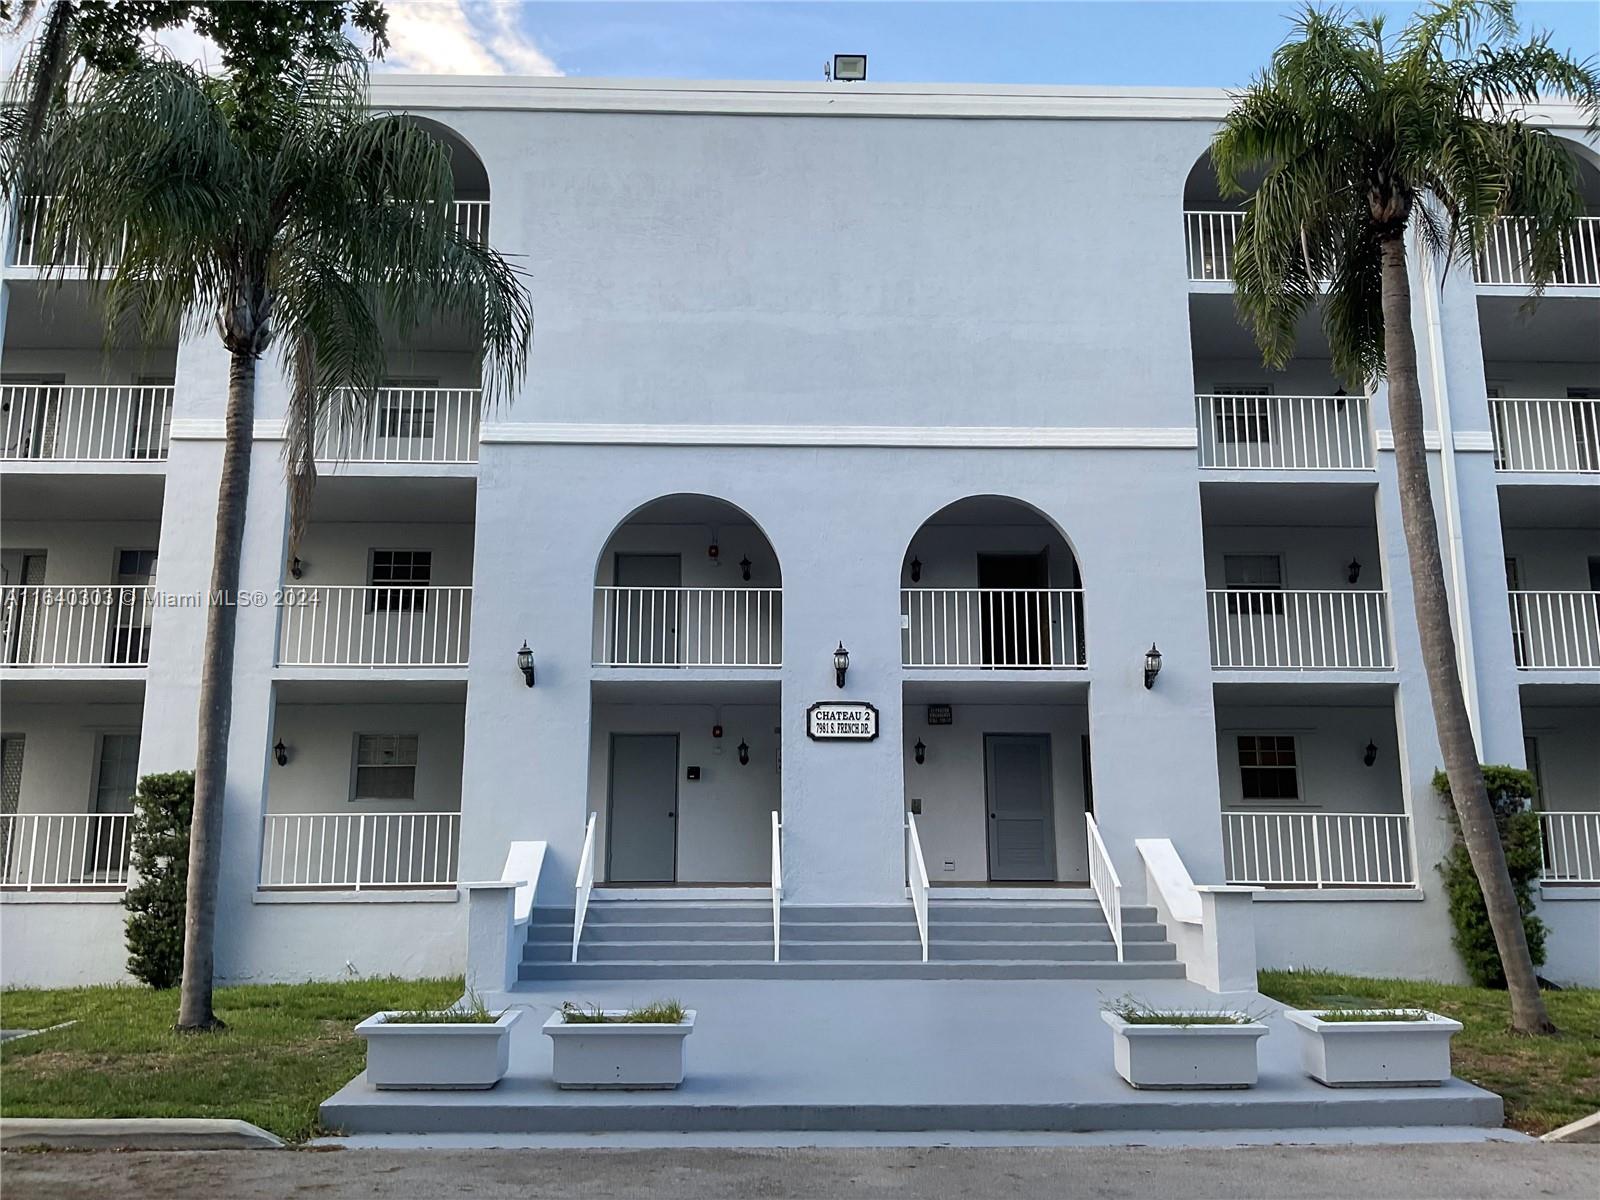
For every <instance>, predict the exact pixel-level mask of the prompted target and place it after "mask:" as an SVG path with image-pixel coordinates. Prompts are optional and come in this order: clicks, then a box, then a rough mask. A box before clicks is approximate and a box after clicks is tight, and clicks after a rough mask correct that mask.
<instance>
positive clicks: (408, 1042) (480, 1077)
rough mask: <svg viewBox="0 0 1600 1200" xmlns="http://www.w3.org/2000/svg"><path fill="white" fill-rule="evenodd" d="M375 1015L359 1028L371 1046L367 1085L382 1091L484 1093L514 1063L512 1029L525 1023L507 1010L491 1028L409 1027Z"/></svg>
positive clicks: (517, 1012)
mask: <svg viewBox="0 0 1600 1200" xmlns="http://www.w3.org/2000/svg"><path fill="white" fill-rule="evenodd" d="M394 1015H398V1014H394V1013H387V1012H381V1013H374V1014H373V1015H372V1016H370V1017H368V1018H367V1019H366V1020H365V1021H362V1022H361V1024H359V1025H357V1026H356V1036H357V1037H362V1038H365V1039H366V1041H367V1082H368V1083H370V1084H371V1085H372V1086H373V1087H375V1088H378V1089H379V1090H380V1091H479V1092H481V1091H485V1090H487V1089H488V1088H492V1087H493V1086H494V1085H495V1084H497V1083H499V1082H500V1080H501V1079H502V1078H504V1076H505V1073H506V1068H507V1067H508V1066H509V1065H510V1062H511V1027H512V1026H513V1025H515V1024H516V1023H517V1021H518V1020H519V1019H521V1017H522V1010H521V1009H520V1008H508V1009H506V1011H505V1012H503V1013H501V1014H500V1019H499V1020H497V1021H495V1022H494V1023H493V1024H492V1025H491V1024H481V1023H465V1022H463V1023H462V1024H459V1025H432V1024H426V1025H424V1024H418V1025H413V1024H408V1023H406V1022H403V1021H390V1020H388V1019H387V1018H389V1017H390V1016H394Z"/></svg>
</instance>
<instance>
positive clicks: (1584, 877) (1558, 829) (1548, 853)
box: [1539, 809, 1600, 883]
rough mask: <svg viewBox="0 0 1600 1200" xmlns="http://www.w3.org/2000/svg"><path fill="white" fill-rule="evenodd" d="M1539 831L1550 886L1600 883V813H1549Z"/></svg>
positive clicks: (1543, 875)
mask: <svg viewBox="0 0 1600 1200" xmlns="http://www.w3.org/2000/svg"><path fill="white" fill-rule="evenodd" d="M1539 831H1540V833H1541V834H1542V837H1541V838H1540V852H1541V855H1542V859H1543V864H1544V865H1543V870H1542V873H1541V878H1543V880H1544V881H1545V882H1546V883H1600V811H1597V810H1593V809H1591V810H1588V811H1584V810H1581V809H1580V810H1572V811H1567V812H1562V811H1560V810H1557V811H1554V812H1551V811H1548V810H1547V811H1544V812H1541V813H1540V814H1539Z"/></svg>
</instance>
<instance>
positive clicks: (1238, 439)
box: [1195, 394, 1373, 471]
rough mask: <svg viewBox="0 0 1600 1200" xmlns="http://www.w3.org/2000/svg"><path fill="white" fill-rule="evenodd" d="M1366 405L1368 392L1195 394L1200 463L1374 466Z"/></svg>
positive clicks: (1267, 467) (1276, 467)
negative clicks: (1323, 394) (1341, 393)
mask: <svg viewBox="0 0 1600 1200" xmlns="http://www.w3.org/2000/svg"><path fill="white" fill-rule="evenodd" d="M1368 408H1369V406H1368V402H1367V397H1365V396H1246V395H1233V394H1221V395H1209V396H1206V395H1202V396H1196V397H1195V428H1196V429H1197V430H1198V432H1199V435H1200V465H1201V466H1202V467H1228V468H1233V469H1235V470H1241V471H1289V470H1303V471H1370V470H1371V469H1372V466H1373V453H1372V433H1371V429H1370V427H1369V424H1368V419H1367V414H1368Z"/></svg>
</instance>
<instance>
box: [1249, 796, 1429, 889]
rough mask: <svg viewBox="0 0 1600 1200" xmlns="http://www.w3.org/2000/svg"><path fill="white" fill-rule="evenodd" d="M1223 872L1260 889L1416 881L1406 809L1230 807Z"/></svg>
mask: <svg viewBox="0 0 1600 1200" xmlns="http://www.w3.org/2000/svg"><path fill="white" fill-rule="evenodd" d="M1222 858H1223V870H1224V872H1225V874H1226V876H1227V880H1228V882H1229V883H1239V884H1250V885H1252V886H1257V887H1305V888H1324V887H1414V886H1415V885H1416V873H1415V867H1414V865H1413V856H1412V848H1411V817H1410V815H1409V814H1407V813H1324V812H1225V813H1223V814H1222Z"/></svg>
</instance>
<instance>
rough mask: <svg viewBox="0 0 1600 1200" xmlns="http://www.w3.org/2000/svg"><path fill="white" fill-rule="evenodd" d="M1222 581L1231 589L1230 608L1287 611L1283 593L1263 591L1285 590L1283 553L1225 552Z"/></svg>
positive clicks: (1255, 611)
mask: <svg viewBox="0 0 1600 1200" xmlns="http://www.w3.org/2000/svg"><path fill="white" fill-rule="evenodd" d="M1222 585H1223V587H1225V588H1227V589H1228V591H1229V592H1232V593H1238V594H1237V595H1230V596H1229V597H1228V612H1229V613H1231V614H1232V615H1234V616H1238V615H1239V614H1240V613H1249V614H1251V615H1254V616H1259V615H1261V614H1262V613H1272V614H1273V615H1274V616H1282V615H1283V597H1282V596H1272V595H1263V593H1269V592H1281V591H1282V590H1283V556H1282V555H1279V554H1224V555H1223V556H1222Z"/></svg>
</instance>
